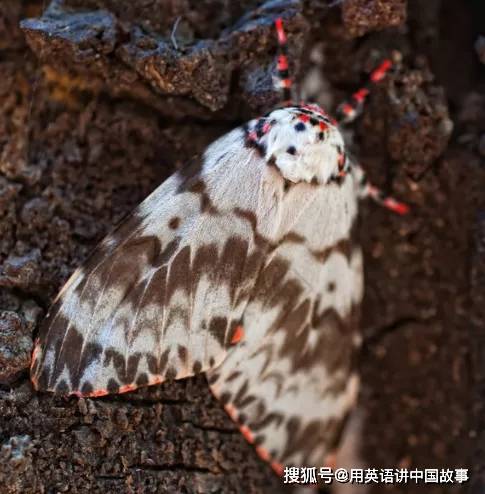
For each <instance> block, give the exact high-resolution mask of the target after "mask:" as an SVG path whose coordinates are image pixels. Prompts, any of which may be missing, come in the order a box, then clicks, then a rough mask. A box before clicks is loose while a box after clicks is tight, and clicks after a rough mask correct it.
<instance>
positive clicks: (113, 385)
mask: <svg viewBox="0 0 485 494" xmlns="http://www.w3.org/2000/svg"><path fill="white" fill-rule="evenodd" d="M107 389H108V392H109V393H118V391H119V390H120V385H119V384H118V383H117V382H116V380H115V379H113V378H111V379H110V380H109V381H108V387H107Z"/></svg>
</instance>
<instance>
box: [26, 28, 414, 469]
mask: <svg viewBox="0 0 485 494" xmlns="http://www.w3.org/2000/svg"><path fill="white" fill-rule="evenodd" d="M275 24H276V31H277V35H278V42H279V43H278V45H279V55H278V62H277V73H278V76H277V78H276V80H277V83H278V86H279V87H280V88H281V89H282V91H281V92H282V95H283V100H285V101H286V103H284V104H282V105H281V106H280V107H279V108H277V109H275V110H273V111H271V112H270V113H268V114H266V115H264V116H262V117H261V118H256V119H254V120H251V121H250V122H248V123H247V124H245V125H243V126H241V127H239V128H236V129H235V130H233V131H231V132H229V133H228V134H226V135H224V136H222V137H221V138H219V139H218V140H216V141H215V142H214V143H212V144H211V145H210V146H209V147H208V148H207V150H206V151H205V153H204V155H203V158H202V160H201V163H200V167H199V168H198V169H197V170H196V171H195V172H194V173H192V174H187V173H180V172H177V173H175V174H174V175H172V176H171V177H170V178H169V179H167V180H166V181H165V182H164V183H162V184H161V185H160V186H159V187H158V188H157V189H156V190H155V191H154V192H153V193H152V194H151V195H150V196H149V197H148V198H147V199H146V200H145V201H144V202H142V203H141V204H140V206H139V207H138V208H137V209H136V210H135V211H134V212H133V213H132V215H131V216H130V217H129V218H128V219H127V220H126V221H125V222H124V223H122V224H121V225H120V226H119V227H118V228H117V229H116V230H115V231H114V232H112V233H111V234H110V235H108V236H107V237H106V238H105V239H104V240H103V241H102V242H101V244H100V245H99V246H98V248H97V249H96V250H95V252H94V253H93V254H92V255H91V257H90V258H89V259H88V260H87V262H86V263H85V264H84V266H82V267H81V268H79V269H77V270H76V271H75V272H74V274H73V275H72V276H71V278H70V279H69V280H68V282H67V283H66V284H65V286H64V287H63V288H62V290H61V292H60V293H59V295H58V296H57V298H56V300H55V301H54V303H53V305H52V307H51V309H50V310H49V312H48V315H47V316H46V318H45V320H44V322H43V324H42V326H41V328H40V331H39V335H38V338H37V340H36V343H35V347H34V352H33V357H32V368H31V379H32V382H33V385H34V387H35V389H37V390H42V391H51V392H55V393H60V394H63V395H76V396H79V397H98V396H103V395H106V394H109V393H124V392H127V391H132V390H134V389H136V388H137V387H139V386H147V385H154V384H158V383H161V382H163V381H166V380H171V379H183V378H186V377H189V376H193V375H195V374H199V373H204V374H205V375H206V376H207V379H208V383H209V386H210V389H211V390H212V392H213V393H214V395H215V396H216V397H217V398H218V399H219V400H220V401H221V403H222V404H223V406H224V407H225V409H226V411H227V413H228V414H229V415H230V416H231V418H232V419H233V420H234V421H235V422H236V423H237V424H238V426H239V428H240V430H241V432H242V433H243V434H244V436H245V437H246V439H247V440H248V441H249V442H250V443H252V444H254V445H255V447H256V450H257V453H258V454H259V455H260V456H261V458H263V459H265V460H267V461H268V462H270V463H271V465H272V466H273V468H274V469H275V471H276V472H278V473H281V472H282V469H283V467H284V466H285V465H297V466H317V467H318V466H322V465H324V464H325V462H326V460H328V455H329V454H331V453H332V451H333V449H334V448H335V446H336V442H337V441H338V436H339V432H340V430H341V428H342V424H343V423H344V420H345V417H346V416H347V414H348V413H349V410H350V409H351V407H352V405H353V403H354V401H355V399H356V394H357V390H358V381H359V379H358V376H357V373H356V370H355V368H354V360H355V359H354V357H355V354H356V352H357V351H358V347H359V342H360V335H359V331H358V314H359V306H360V304H361V300H362V295H363V280H362V272H363V269H362V254H361V251H360V248H359V245H358V242H357V240H356V238H355V225H356V219H357V213H358V201H359V199H361V198H364V197H372V198H374V199H375V200H376V201H377V202H379V203H382V204H383V205H384V206H386V207H388V208H389V209H391V210H394V211H396V212H398V213H405V212H406V206H405V205H403V204H401V203H398V202H396V201H395V200H394V199H392V198H390V197H386V196H384V195H383V194H382V193H381V192H379V191H378V190H377V189H376V188H375V187H373V186H372V185H370V184H369V182H368V181H367V179H366V177H365V174H364V173H363V171H362V169H361V168H360V167H359V166H358V165H357V164H356V163H354V162H353V161H352V159H351V158H350V157H349V156H348V154H347V153H346V151H345V144H344V140H343V138H342V134H341V132H340V130H339V124H341V123H342V121H349V120H351V119H353V118H355V116H356V115H357V114H358V112H359V109H360V107H361V106H362V104H363V102H364V100H365V98H366V97H367V95H368V93H369V90H370V88H371V86H372V85H373V84H376V83H378V82H379V81H380V80H382V78H383V77H384V76H385V73H386V72H387V71H388V70H389V68H390V65H391V63H390V62H389V61H387V60H386V61H385V62H383V63H382V64H381V65H380V66H379V67H378V68H377V69H376V70H375V71H374V72H373V73H372V74H371V79H370V81H369V83H368V84H367V86H365V87H364V88H363V89H361V90H359V91H358V92H356V93H355V94H354V95H353V98H352V99H351V100H350V101H349V102H348V103H345V104H344V105H343V106H342V107H341V108H340V113H341V114H342V118H341V119H340V122H338V121H337V120H335V119H333V118H332V117H330V116H329V115H328V114H327V113H326V112H325V111H324V110H323V109H322V108H320V107H319V106H318V105H315V104H305V103H301V104H298V105H295V104H293V103H291V101H290V99H291V86H292V81H291V79H290V78H289V77H288V59H287V55H286V51H287V50H286V48H287V40H286V35H285V32H284V29H283V23H282V20H281V18H278V19H277V20H276V22H275Z"/></svg>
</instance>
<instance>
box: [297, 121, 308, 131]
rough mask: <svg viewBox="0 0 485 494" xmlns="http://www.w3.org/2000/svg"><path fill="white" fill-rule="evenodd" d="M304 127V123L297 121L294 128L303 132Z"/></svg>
mask: <svg viewBox="0 0 485 494" xmlns="http://www.w3.org/2000/svg"><path fill="white" fill-rule="evenodd" d="M305 129H306V125H305V124H304V123H303V122H298V123H297V124H296V125H295V130H296V131H297V132H303V131H304V130H305Z"/></svg>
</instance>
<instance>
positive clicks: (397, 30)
mask: <svg viewBox="0 0 485 494" xmlns="http://www.w3.org/2000/svg"><path fill="white" fill-rule="evenodd" d="M42 3H43V2H41V1H27V0H26V1H24V2H18V1H15V0H7V1H4V2H2V3H1V5H0V74H1V78H0V311H1V312H0V444H3V448H2V450H1V453H0V492H1V493H3V492H5V493H20V492H22V493H37V492H82V493H84V492H120V493H121V492H167V493H171V492H188V493H196V492H200V493H206V492H221V493H226V492H227V493H232V492H244V493H256V492H258V493H259V492H264V493H270V492H281V491H282V490H283V485H282V483H281V482H280V481H279V480H278V479H277V478H276V476H275V475H274V474H273V473H272V471H271V469H270V468H269V467H268V466H267V465H266V464H264V463H263V462H262V461H261V460H259V459H258V457H257V455H256V454H255V453H254V451H253V448H252V447H251V446H249V445H248V444H246V442H245V441H244V439H243V437H242V436H241V435H240V433H239V432H238V430H237V428H236V427H235V426H234V425H233V424H232V422H231V421H230V419H229V418H228V417H227V416H226V414H225V412H224V410H223V409H222V407H221V406H220V405H219V404H218V403H217V401H216V400H215V399H214V398H213V397H212V396H211V394H210V392H209V389H208V387H207V384H206V382H205V379H204V378H203V377H199V378H196V379H190V380H186V381H183V382H176V383H170V384H166V385H163V386H159V387H152V388H149V389H143V390H139V391H137V392H134V393H129V394H126V395H120V396H110V397H106V398H102V399H96V400H90V399H89V400H77V399H63V398H58V397H52V396H50V395H43V394H39V393H34V392H33V391H32V389H31V386H30V383H29V381H28V372H27V367H28V364H29V352H30V350H31V345H32V337H34V336H35V332H36V326H37V324H38V322H39V321H40V320H41V318H42V317H43V314H44V313H45V310H46V309H47V307H48V305H49V303H50V301H51V300H52V299H53V297H54V296H55V294H56V292H57V290H58V289H59V287H60V286H61V285H62V283H63V282H64V281H65V280H66V279H67V277H68V276H69V274H70V273H71V272H72V271H73V270H74V268H75V267H76V266H77V265H79V264H80V263H81V262H82V261H83V260H84V259H85V258H86V256H87V254H88V253H89V251H90V250H91V249H92V248H93V247H94V246H95V245H96V243H97V242H98V241H99V240H100V239H101V238H102V237H103V236H104V234H106V233H107V232H108V231H109V230H110V229H111V228H112V226H113V225H114V224H116V223H117V222H118V221H119V220H120V219H121V218H122V217H123V216H124V215H125V214H127V213H128V212H129V211H130V210H131V209H132V208H133V207H134V206H135V205H136V204H137V203H138V202H140V201H141V200H142V199H143V198H144V197H145V196H146V195H147V194H148V193H149V192H150V191H151V190H153V189H154V188H155V187H156V186H157V185H158V184H159V183H160V182H161V181H162V180H163V179H164V178H165V177H167V176H168V175H169V174H170V173H171V171H173V170H174V169H175V168H178V167H180V166H182V165H183V164H184V163H185V162H187V161H188V160H190V158H191V157H193V156H194V155H196V154H198V153H200V152H201V151H202V150H203V149H204V147H205V146H206V145H207V144H208V143H210V142H211V141H212V140H213V139H214V138H215V137H217V136H218V135H220V134H222V133H224V132H225V131H227V130H229V129H231V128H233V127H234V126H235V125H237V124H238V123H239V122H240V121H242V120H244V119H246V118H248V117H250V116H255V115H258V114H259V113H261V112H264V111H266V110H268V109H270V108H271V106H272V105H273V104H274V103H275V102H276V101H277V100H278V94H277V93H276V92H275V91H274V89H273V87H272V80H271V75H272V73H273V71H274V53H275V36H274V32H273V28H272V20H273V19H274V17H275V16H276V15H277V14H282V15H283V16H284V18H285V21H286V26H287V31H288V34H289V42H290V59H291V60H290V61H291V68H292V70H293V72H295V73H297V74H298V79H299V80H300V81H301V80H303V78H304V77H303V76H304V75H305V73H307V72H308V70H309V69H310V68H311V67H313V68H314V70H316V71H317V72H320V74H321V75H322V76H323V77H324V78H325V79H327V81H329V83H330V86H329V89H322V88H320V89H319V91H318V93H317V94H316V96H318V97H320V98H321V97H323V99H324V100H325V98H327V99H328V98H329V97H333V98H334V100H335V101H338V100H339V99H340V98H342V97H344V96H345V95H347V94H348V92H349V91H350V92H351V91H352V90H353V89H355V88H356V87H358V84H359V82H361V81H362V80H363V77H364V76H365V73H367V72H368V71H369V70H370V69H371V67H372V66H373V65H375V64H376V62H377V61H378V60H379V59H380V58H382V57H384V56H386V55H388V54H389V52H390V51H391V50H392V49H398V50H400V51H401V53H402V54H403V56H404V61H403V63H402V64H398V67H397V69H396V71H395V72H394V73H392V74H391V75H390V76H389V78H388V79H387V80H386V81H385V82H384V83H383V84H382V85H381V86H380V87H379V88H378V90H377V91H376V93H375V94H374V95H372V97H371V100H370V102H369V107H368V109H367V111H366V113H365V114H364V115H363V117H362V118H361V119H360V120H359V121H358V122H357V123H356V124H355V126H354V128H355V129H356V133H355V138H354V140H353V146H354V148H355V149H354V151H355V154H356V155H357V156H358V157H359V160H360V161H362V163H363V164H364V166H365V167H366V169H367V170H368V171H369V175H370V177H371V179H372V180H373V181H374V182H375V183H377V184H378V185H380V186H382V187H383V188H384V189H386V188H387V189H388V190H391V189H392V192H393V194H394V195H395V196H398V197H399V198H400V199H404V200H405V201H406V202H408V203H409V204H410V205H411V213H410V215H409V216H408V217H405V218H401V217H395V216H392V215H391V214H390V213H389V212H388V211H385V210H382V209H380V208H377V207H376V206H375V205H374V204H366V205H364V206H363V214H362V222H361V223H362V226H363V228H362V232H361V238H362V243H363V246H364V251H365V260H366V296H365V301H364V307H363V309H364V318H363V328H364V351H363V354H362V359H361V368H362V380H363V391H362V393H361V400H360V405H359V408H360V409H361V412H362V416H363V418H364V420H363V431H362V439H361V444H362V455H361V456H362V458H363V460H364V462H365V464H366V465H368V466H371V467H377V468H381V467H409V468H432V467H439V468H441V467H453V468H454V467H468V468H470V469H472V470H471V472H470V474H471V475H472V480H471V481H470V482H469V483H468V484H466V485H464V486H461V487H460V486H456V487H455V488H451V487H450V486H436V485H429V486H426V488H425V489H426V492H427V493H443V492H465V490H466V489H467V488H468V487H471V488H472V492H473V493H479V492H483V489H484V488H485V483H484V480H483V479H484V478H485V469H484V466H483V465H484V462H483V459H482V458H483V439H484V434H483V405H484V394H483V381H484V379H483V369H482V370H481V371H480V368H483V362H482V361H483V354H484V353H483V336H482V335H481V334H482V333H483V329H484V325H485V315H484V312H483V307H482V306H483V300H482V299H483V296H482V292H483V286H484V279H485V278H484V276H485V275H484V268H483V258H484V247H483V244H484V240H483V239H484V231H485V227H484V221H483V216H484V214H485V213H484V211H485V209H484V207H485V199H484V194H483V190H484V186H485V162H484V156H485V151H484V147H485V146H484V142H485V141H484V139H485V137H484V136H485V97H484V96H483V94H484V93H483V89H484V74H483V66H480V63H479V59H478V56H477V54H476V53H475V52H474V43H475V40H476V35H477V33H478V32H479V31H480V30H482V32H483V27H484V26H483V22H484V20H483V19H485V12H484V11H483V9H482V10H480V6H479V2H476V3H473V2H468V3H465V2H452V1H451V0H450V1H443V2H434V1H433V2H431V1H430V2H419V1H418V0H413V1H410V5H408V10H407V19H406V8H405V7H406V6H405V2H403V1H402V0H392V1H389V2H383V1H381V0H369V1H367V2H363V1H360V0H358V1H354V0H348V1H347V2H344V6H343V7H340V6H336V7H332V8H327V7H326V3H331V2H322V1H320V2H317V1H315V2H314V1H308V2H298V1H295V2H289V1H288V2H280V3H278V4H277V5H276V7H274V6H273V7H271V8H270V7H268V5H265V6H261V2H257V1H256V0H254V1H251V0H247V1H244V2H230V1H223V0H220V1H216V0H205V1H202V2H188V1H181V2H172V1H169V0H156V1H154V2H143V3H141V2H135V1H134V2H132V1H128V0H123V1H121V0H119V1H109V0H65V1H57V0H56V1H53V2H51V3H49V2H47V3H45V4H44V5H43V4H42ZM140 4H142V6H140ZM44 7H48V10H47V12H44V13H43V8H44ZM474 9H475V10H474ZM179 16H180V18H181V21H180V23H179V26H178V29H177V31H176V33H175V44H176V45H177V46H176V47H175V46H174V45H173V42H172V41H171V39H170V33H171V31H172V27H173V25H174V23H175V21H176V19H177V18H178V17H179ZM26 19H28V20H26ZM342 19H343V20H342ZM21 20H23V21H22V24H21V28H20V27H19V22H20V21H21ZM480 22H482V25H481V26H480V25H479V23H480ZM390 26H398V27H393V28H391V27H390ZM399 26H400V27H399ZM404 26H405V27H407V29H404ZM376 29H384V31H382V32H379V33H377V32H375V31H376ZM363 33H370V34H367V35H366V36H365V37H361V38H354V37H352V36H357V35H362V34H363ZM317 43H320V44H319V45H318V48H317V50H320V55H322V54H323V55H324V60H325V63H324V64H323V66H322V64H319V63H318V62H315V60H314V57H310V56H309V53H310V51H311V50H310V49H311V48H312V47H315V46H316V45H317ZM448 107H449V108H450V109H449V108H448ZM330 109H333V108H330ZM451 121H453V123H454V132H453V134H452V136H451V140H450V132H451ZM382 489H383V487H382V486H380V485H375V486H372V488H371V490H370V492H376V493H378V492H382ZM415 489H416V487H415V486H414V485H412V484H407V485H394V486H390V487H389V490H388V492H396V493H397V492H409V493H411V492H414V491H415Z"/></svg>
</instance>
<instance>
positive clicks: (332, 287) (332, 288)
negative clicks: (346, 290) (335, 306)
mask: <svg viewBox="0 0 485 494" xmlns="http://www.w3.org/2000/svg"><path fill="white" fill-rule="evenodd" d="M327 290H328V291H329V292H334V291H335V281H330V282H329V283H328V285H327Z"/></svg>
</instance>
